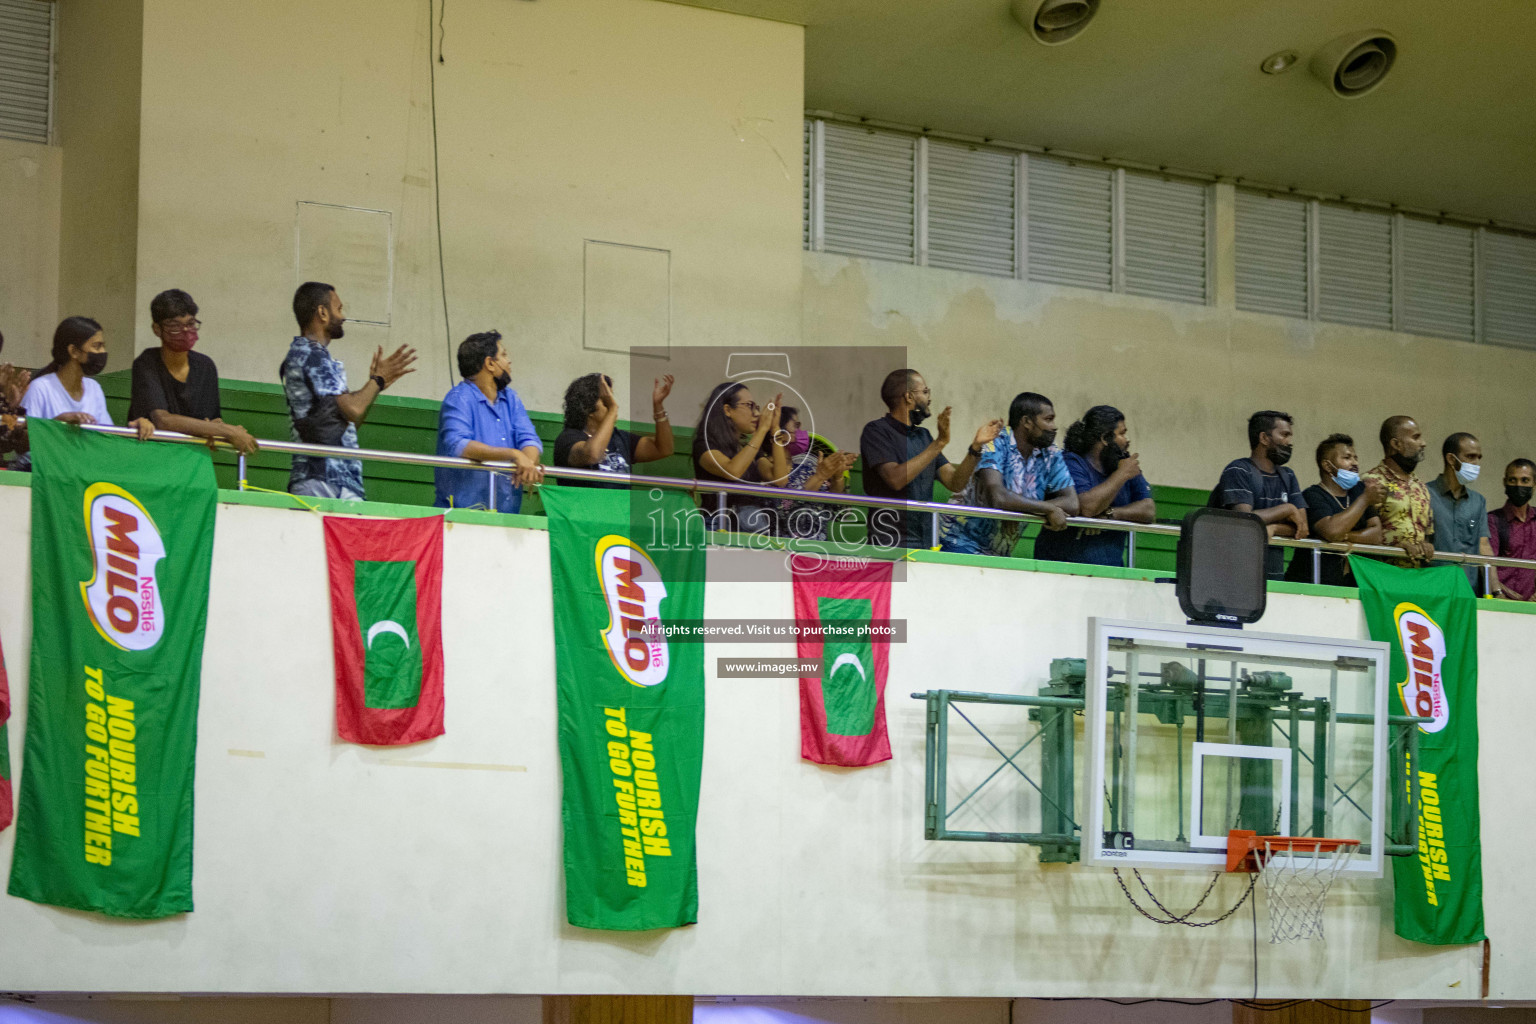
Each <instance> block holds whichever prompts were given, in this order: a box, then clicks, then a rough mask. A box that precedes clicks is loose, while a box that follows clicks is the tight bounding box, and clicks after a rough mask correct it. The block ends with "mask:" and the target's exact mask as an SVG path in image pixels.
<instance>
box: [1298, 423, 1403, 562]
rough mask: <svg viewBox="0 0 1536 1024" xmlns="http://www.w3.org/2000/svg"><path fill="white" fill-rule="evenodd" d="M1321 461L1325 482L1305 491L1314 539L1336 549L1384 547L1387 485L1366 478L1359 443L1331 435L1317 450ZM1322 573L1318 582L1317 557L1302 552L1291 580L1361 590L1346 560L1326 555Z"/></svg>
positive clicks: (1320, 472) (1319, 468) (1320, 471)
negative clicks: (1381, 504) (1382, 503)
mask: <svg viewBox="0 0 1536 1024" xmlns="http://www.w3.org/2000/svg"><path fill="white" fill-rule="evenodd" d="M1316 458H1317V472H1318V476H1319V477H1320V478H1321V479H1320V481H1319V482H1318V483H1316V484H1314V485H1313V486H1311V487H1308V488H1307V489H1306V490H1305V491H1303V492H1302V497H1303V498H1305V499H1306V502H1307V529H1308V530H1309V532H1310V533H1311V534H1312V537H1313V538H1314V539H1316V540H1325V541H1328V542H1329V543H1332V544H1338V543H1348V544H1380V543H1381V516H1380V515H1379V514H1378V513H1377V511H1376V508H1375V502H1376V501H1377V500H1378V499H1380V497H1381V494H1382V491H1381V484H1379V483H1378V482H1376V481H1375V480H1361V479H1360V459H1359V457H1358V456H1357V455H1356V454H1355V439H1354V438H1352V437H1350V436H1349V435H1348V434H1329V435H1328V436H1327V437H1325V438H1323V441H1322V443H1321V444H1319V445H1318V446H1317V453H1316ZM1317 569H1318V572H1317V579H1315V580H1314V579H1313V578H1312V553H1311V552H1310V551H1297V552H1296V553H1295V554H1294V555H1292V557H1291V564H1290V567H1289V568H1288V569H1286V570H1285V578H1286V579H1288V580H1290V581H1291V582H1292V583H1321V584H1323V585H1325V586H1330V587H1353V586H1355V577H1354V573H1353V572H1351V571H1350V568H1349V559H1348V558H1346V557H1345V556H1344V555H1334V554H1330V553H1328V552H1326V551H1325V552H1323V553H1321V554H1320V555H1319V556H1318V560H1317Z"/></svg>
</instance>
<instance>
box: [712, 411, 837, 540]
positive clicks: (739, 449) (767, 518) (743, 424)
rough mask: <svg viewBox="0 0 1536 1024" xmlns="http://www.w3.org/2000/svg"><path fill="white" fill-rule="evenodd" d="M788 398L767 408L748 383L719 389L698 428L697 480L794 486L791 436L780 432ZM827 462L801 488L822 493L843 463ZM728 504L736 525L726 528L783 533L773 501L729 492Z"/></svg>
mask: <svg viewBox="0 0 1536 1024" xmlns="http://www.w3.org/2000/svg"><path fill="white" fill-rule="evenodd" d="M783 399H784V396H783V394H777V395H774V396H773V401H771V402H769V403H768V404H767V405H758V403H757V401H756V399H754V398H753V396H752V392H751V390H750V389H748V387H747V386H746V385H745V384H733V383H730V382H727V383H724V384H718V385H716V386H715V389H714V390H713V391H711V392H710V394H709V400H708V401H706V402H705V403H704V411H703V413H702V414H701V415H700V416H699V423H698V426H697V427H696V428H694V434H693V472H694V476H695V477H697V478H698V479H699V480H703V481H708V480H720V481H724V482H732V481H734V482H740V483H744V484H762V485H764V486H768V487H787V486H789V479H790V468H791V467H790V460H789V455H788V453H787V452H786V451H785V449H784V442H785V441H787V440H788V439H789V435H787V434H785V433H784V432H783V431H782V430H779V429H778V427H779V406H780V405H781V404H782V403H783ZM823 462H824V463H825V465H824V466H823V467H820V468H819V469H818V472H816V473H813V474H812V475H811V476H809V477H807V478H806V479H804V480H803V481H801V482H800V483H799V486H800V487H801V488H803V489H804V490H818V489H820V487H821V485H822V484H824V483H826V481H827V478H828V476H829V475H830V474H831V472H832V470H833V468H834V466H840V465H841V463H833V462H832V460H823ZM725 504H726V508H727V509H728V510H729V511H730V518H731V519H733V520H734V522H727V523H725V524H722V526H721V528H723V529H736V530H741V531H743V532H750V533H762V534H769V535H772V534H774V533H775V532H776V531H777V528H778V516H777V515H776V511H777V509H776V507H775V506H776V505H777V503H776V502H773V501H772V500H771V499H765V498H755V497H750V496H747V495H737V494H728V495H726V500H725ZM707 507H710V508H712V507H713V505H712V504H711V505H709V506H707Z"/></svg>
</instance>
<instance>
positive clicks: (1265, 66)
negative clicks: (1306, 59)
mask: <svg viewBox="0 0 1536 1024" xmlns="http://www.w3.org/2000/svg"><path fill="white" fill-rule="evenodd" d="M1300 59H1301V58H1300V55H1299V54H1297V53H1296V51H1295V50H1281V51H1280V52H1279V53H1272V54H1270V55H1269V56H1268V57H1265V58H1264V63H1262V64H1260V65H1259V70H1260V71H1262V72H1264V73H1265V74H1266V75H1278V74H1280V72H1282V71H1288V70H1290V67H1291V65H1292V64H1295V63H1296V62H1297V61H1298V60H1300Z"/></svg>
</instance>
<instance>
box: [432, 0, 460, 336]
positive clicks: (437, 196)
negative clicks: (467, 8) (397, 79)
mask: <svg viewBox="0 0 1536 1024" xmlns="http://www.w3.org/2000/svg"><path fill="white" fill-rule="evenodd" d="M436 3H437V0H427V71H428V79H429V81H430V83H431V90H430V92H431V95H430V102H431V106H432V207H433V212H434V219H435V221H436V222H437V282H438V288H439V290H440V292H441V294H442V299H443V336H444V338H445V340H446V341H447V343H448V365H449V366H450V367H452V366H453V365H454V348H453V327H452V326H451V324H450V323H449V320H448V270H447V267H446V265H445V262H444V259H443V177H442V165H441V163H440V161H439V159H438V155H437V65H439V64H441V63H443V48H442V37H443V14H446V13H447V11H448V0H442V8H441V13H439V14H438V16H437V19H436V21H437V27H436V30H435V32H434V29H433V24H432V23H433V14H434V7H435V6H436ZM434 39H435V41H436V43H437V59H436V60H433V59H432V49H433V47H432V43H433V42H434Z"/></svg>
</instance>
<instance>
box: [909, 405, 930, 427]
mask: <svg viewBox="0 0 1536 1024" xmlns="http://www.w3.org/2000/svg"><path fill="white" fill-rule="evenodd" d="M910 418H911V420H912V425H913V426H914V427H916V426H921V425H922V422H923V420H925V419H927V418H928V406H927V405H926V404H924V405H915V406H913V407H912V412H911V414H910Z"/></svg>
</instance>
